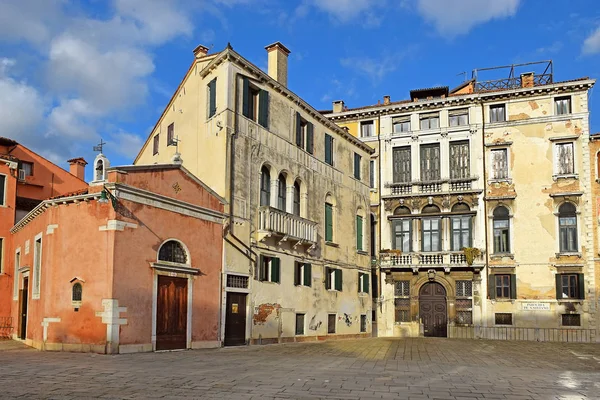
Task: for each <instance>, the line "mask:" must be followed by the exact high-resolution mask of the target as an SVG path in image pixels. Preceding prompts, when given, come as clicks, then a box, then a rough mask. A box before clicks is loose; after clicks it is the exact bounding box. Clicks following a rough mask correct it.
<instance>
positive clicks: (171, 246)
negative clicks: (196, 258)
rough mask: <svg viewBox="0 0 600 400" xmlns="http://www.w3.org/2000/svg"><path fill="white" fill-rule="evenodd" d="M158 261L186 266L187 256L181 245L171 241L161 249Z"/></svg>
mask: <svg viewBox="0 0 600 400" xmlns="http://www.w3.org/2000/svg"><path fill="white" fill-rule="evenodd" d="M158 260H159V261H169V262H175V263H179V264H186V263H187V254H186V252H185V250H184V249H183V246H182V245H181V243H179V242H177V241H175V240H169V241H168V242H166V243H165V244H163V245H162V246H161V247H160V250H159V251H158Z"/></svg>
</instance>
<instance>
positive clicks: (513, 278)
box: [510, 274, 517, 299]
mask: <svg viewBox="0 0 600 400" xmlns="http://www.w3.org/2000/svg"><path fill="white" fill-rule="evenodd" d="M510 298H511V299H516V298H517V275H515V274H511V275H510Z"/></svg>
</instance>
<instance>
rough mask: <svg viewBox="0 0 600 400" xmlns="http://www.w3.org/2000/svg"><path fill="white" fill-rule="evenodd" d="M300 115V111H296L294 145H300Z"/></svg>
mask: <svg viewBox="0 0 600 400" xmlns="http://www.w3.org/2000/svg"><path fill="white" fill-rule="evenodd" d="M302 141H303V140H302V117H301V116H300V113H299V112H297V113H296V146H299V147H303V146H302Z"/></svg>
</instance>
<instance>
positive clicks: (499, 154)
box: [490, 149, 508, 179]
mask: <svg viewBox="0 0 600 400" xmlns="http://www.w3.org/2000/svg"><path fill="white" fill-rule="evenodd" d="M490 158H491V162H492V173H491V178H492V179H508V149H493V150H492V151H491V152H490Z"/></svg>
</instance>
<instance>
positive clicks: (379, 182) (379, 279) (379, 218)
mask: <svg viewBox="0 0 600 400" xmlns="http://www.w3.org/2000/svg"><path fill="white" fill-rule="evenodd" d="M377 144H378V149H377V152H378V156H377V214H378V215H377V225H378V230H379V248H376V249H375V250H376V251H377V254H376V260H377V265H376V266H377V300H378V302H379V312H381V311H382V307H383V306H382V301H381V259H380V258H379V257H380V256H379V255H380V254H381V232H382V231H383V230H382V227H381V225H382V224H383V223H382V219H381V188H382V185H381V115H380V114H378V115H377Z"/></svg>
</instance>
